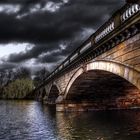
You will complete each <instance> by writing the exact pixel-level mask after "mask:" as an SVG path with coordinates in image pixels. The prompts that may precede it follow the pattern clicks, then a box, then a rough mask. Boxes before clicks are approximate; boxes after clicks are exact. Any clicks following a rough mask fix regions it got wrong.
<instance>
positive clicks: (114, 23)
mask: <svg viewBox="0 0 140 140" xmlns="http://www.w3.org/2000/svg"><path fill="white" fill-rule="evenodd" d="M139 11H140V5H139V4H133V5H125V6H124V7H123V8H122V9H120V10H119V11H117V13H115V14H114V15H113V16H112V17H111V18H110V19H109V20H108V21H107V22H106V23H105V24H104V25H103V26H101V27H100V28H99V29H98V30H97V31H96V32H95V33H94V34H93V35H92V36H91V37H90V38H89V39H88V41H86V43H84V45H82V46H80V47H79V48H77V49H76V50H75V51H74V52H73V53H72V54H71V55H70V56H69V57H68V58H67V59H66V60H65V61H64V62H62V64H60V65H59V66H58V67H57V68H56V69H55V70H54V71H53V72H52V73H51V74H50V75H49V77H48V78H47V79H45V80H46V81H47V80H48V79H50V78H52V77H53V76H54V75H56V74H57V73H58V72H60V71H62V70H63V69H65V68H66V67H67V66H68V65H69V64H71V63H72V62H73V61H74V60H75V59H77V58H78V56H79V55H81V54H83V53H85V52H86V51H87V50H88V49H90V48H91V47H93V46H95V45H96V44H97V43H100V41H102V39H104V38H105V37H106V36H108V35H109V34H110V33H111V32H113V31H114V30H115V29H116V28H117V27H118V26H120V25H121V24H123V23H124V22H126V21H127V20H128V19H129V18H131V17H132V16H133V15H135V14H136V13H138V12H139ZM92 42H93V43H92Z"/></svg>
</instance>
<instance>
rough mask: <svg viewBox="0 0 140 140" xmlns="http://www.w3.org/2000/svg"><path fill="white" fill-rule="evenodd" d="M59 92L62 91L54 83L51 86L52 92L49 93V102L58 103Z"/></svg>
mask: <svg viewBox="0 0 140 140" xmlns="http://www.w3.org/2000/svg"><path fill="white" fill-rule="evenodd" d="M59 93H60V91H59V89H58V87H57V86H56V85H55V84H53V85H52V86H51V88H50V92H49V95H48V103H49V104H56V99H57V98H58V96H59Z"/></svg>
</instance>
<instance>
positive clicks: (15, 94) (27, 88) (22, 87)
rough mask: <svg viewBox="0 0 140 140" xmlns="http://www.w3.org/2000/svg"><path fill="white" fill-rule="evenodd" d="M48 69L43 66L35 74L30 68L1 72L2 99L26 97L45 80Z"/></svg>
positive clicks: (0, 94) (0, 89)
mask: <svg viewBox="0 0 140 140" xmlns="http://www.w3.org/2000/svg"><path fill="white" fill-rule="evenodd" d="M47 74H48V71H47V70H46V69H45V68H43V69H41V70H39V71H37V72H36V73H34V76H33V75H32V73H31V71H30V70H29V69H28V68H24V67H21V68H18V69H16V70H6V71H3V72H0V99H26V98H29V96H30V94H32V92H33V90H34V89H35V88H36V87H37V86H39V84H40V83H42V82H43V81H44V80H45V77H46V76H47Z"/></svg>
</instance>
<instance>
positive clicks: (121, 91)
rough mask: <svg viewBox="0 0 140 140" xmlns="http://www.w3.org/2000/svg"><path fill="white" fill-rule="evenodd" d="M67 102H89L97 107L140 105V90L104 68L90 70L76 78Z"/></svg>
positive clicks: (131, 106) (111, 107)
mask: <svg viewBox="0 0 140 140" xmlns="http://www.w3.org/2000/svg"><path fill="white" fill-rule="evenodd" d="M65 102H66V103H73V104H75V103H76V104H83V103H88V104H90V106H91V105H92V107H93V108H95V109H113V108H133V107H140V91H139V89H138V88H137V87H136V86H134V85H133V84H132V83H130V82H129V81H127V80H126V79H124V78H122V77H120V76H118V75H116V74H113V73H111V72H107V71H104V70H90V71H87V72H84V73H82V74H81V75H80V76H78V77H77V78H76V79H75V81H74V82H73V83H72V85H71V87H70V89H69V91H68V93H67V96H66V99H65Z"/></svg>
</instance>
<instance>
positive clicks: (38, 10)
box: [0, 0, 124, 63]
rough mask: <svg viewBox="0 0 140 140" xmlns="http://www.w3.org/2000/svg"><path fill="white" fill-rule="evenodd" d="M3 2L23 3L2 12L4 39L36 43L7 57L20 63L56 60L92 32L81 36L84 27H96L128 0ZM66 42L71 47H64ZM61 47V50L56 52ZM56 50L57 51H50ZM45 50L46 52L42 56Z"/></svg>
mask: <svg viewBox="0 0 140 140" xmlns="http://www.w3.org/2000/svg"><path fill="white" fill-rule="evenodd" d="M49 2H52V3H50V5H49V7H47V6H46V5H47V4H48V3H49ZM3 4H10V5H13V8H14V6H15V5H19V6H20V9H19V11H17V12H13V13H12V12H11V14H10V13H8V12H7V13H6V12H4V11H3V12H0V42H2V43H7V42H11V41H17V42H30V43H33V44H35V45H34V47H33V48H32V49H31V50H28V51H26V52H21V53H19V54H12V55H10V56H9V58H8V59H7V61H8V62H11V63H15V62H16V63H20V62H22V61H25V60H30V59H31V58H36V59H37V62H38V63H39V62H41V63H42V62H43V63H50V62H51V63H56V61H59V60H61V59H62V58H63V56H67V55H68V54H69V53H70V52H71V51H72V50H73V49H74V48H76V47H78V45H79V44H81V43H82V41H83V40H84V39H86V38H87V37H88V36H89V35H91V33H87V32H85V36H84V37H82V38H81V36H80V33H81V32H82V31H83V29H92V30H96V29H97V28H98V27H99V26H101V24H103V23H104V22H105V21H106V20H107V19H108V18H109V17H110V15H111V14H112V13H113V12H114V11H115V10H117V9H118V8H119V7H121V6H122V5H123V4H124V0H119V1H118V0H69V1H65V0H51V1H48V0H1V1H0V6H2V5H3ZM47 8H48V9H47ZM63 42H66V44H67V47H66V48H65V49H64V50H61V48H60V44H61V43H63ZM57 49H60V51H57V52H55V50H57ZM52 51H54V52H55V55H54V54H53V53H50V54H52V55H47V53H48V52H52ZM42 53H44V54H45V53H46V55H43V56H41V57H40V55H41V54H42Z"/></svg>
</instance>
